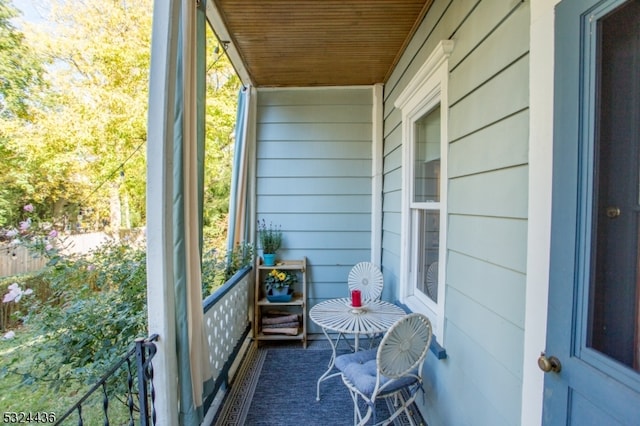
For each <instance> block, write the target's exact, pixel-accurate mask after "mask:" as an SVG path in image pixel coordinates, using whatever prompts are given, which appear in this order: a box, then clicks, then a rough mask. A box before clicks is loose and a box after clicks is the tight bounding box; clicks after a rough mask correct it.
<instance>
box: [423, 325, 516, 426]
mask: <svg viewBox="0 0 640 426" xmlns="http://www.w3.org/2000/svg"><path fill="white" fill-rule="evenodd" d="M466 331H467V330H462V329H460V328H459V326H458V325H457V324H453V323H451V324H448V328H447V331H446V333H447V341H448V342H449V343H448V344H447V352H448V353H450V354H451V357H452V361H453V360H454V359H455V362H451V363H450V364H449V365H447V366H446V367H444V368H442V369H443V371H442V372H441V373H440V375H439V379H440V380H439V382H440V383H447V384H448V385H447V386H446V390H445V389H443V387H437V388H436V389H435V390H434V392H436V393H440V392H442V393H444V394H445V395H443V397H442V401H439V402H440V404H444V403H450V401H458V404H464V405H463V406H462V407H464V408H458V409H451V410H448V411H447V413H446V415H445V417H444V418H443V419H441V421H439V422H437V421H434V422H430V423H429V424H439V425H469V426H472V425H491V426H494V425H495V426H497V425H503V426H513V425H517V424H519V417H518V416H519V413H520V406H521V403H520V391H519V386H520V383H519V381H520V380H519V378H518V377H517V376H516V375H514V374H512V373H511V372H509V371H508V370H506V369H505V368H504V367H503V366H502V365H501V364H500V362H499V361H498V360H497V359H496V358H495V357H493V355H492V354H491V353H489V352H488V351H486V350H485V349H484V348H482V347H481V346H478V345H477V340H478V339H480V338H481V336H470V335H468V334H467V333H466ZM485 333H486V331H485V332H484V333H483V334H485ZM470 348H473V349H472V350H471V349H470ZM433 365H434V367H436V368H438V367H440V366H439V365H437V364H433ZM437 397H438V396H436V397H435V398H437ZM461 401H464V402H461ZM459 407H460V406H459ZM441 415H442V414H441Z"/></svg>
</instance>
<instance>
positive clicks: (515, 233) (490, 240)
mask: <svg viewBox="0 0 640 426" xmlns="http://www.w3.org/2000/svg"><path fill="white" fill-rule="evenodd" d="M447 246H448V248H449V250H452V251H457V252H460V253H464V254H466V255H468V256H471V257H475V258H477V259H479V260H482V261H485V262H489V263H493V264H496V265H499V266H502V267H504V268H507V269H512V270H514V271H516V272H521V273H525V271H526V268H525V267H526V260H527V259H526V257H527V256H526V255H527V253H526V251H527V221H526V220H521V219H501V218H493V217H482V216H461V215H450V216H449V235H448V244H447ZM514 302H515V301H514Z"/></svg>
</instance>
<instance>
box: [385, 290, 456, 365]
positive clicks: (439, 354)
mask: <svg viewBox="0 0 640 426" xmlns="http://www.w3.org/2000/svg"><path fill="white" fill-rule="evenodd" d="M395 304H396V305H398V306H400V307H401V308H402V309H404V311H405V312H406V313H408V314H410V313H411V312H413V311H412V310H411V309H409V307H408V306H407V305H405V304H403V303H401V302H400V301H396V302H395ZM429 350H430V351H431V353H433V354H434V355H435V357H436V359H446V358H447V350H446V349H445V348H443V347H442V346H440V344H439V343H438V341H437V339H436V336H433V337H432V338H431V344H430V345H429Z"/></svg>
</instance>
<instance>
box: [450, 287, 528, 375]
mask: <svg viewBox="0 0 640 426" xmlns="http://www.w3.org/2000/svg"><path fill="white" fill-rule="evenodd" d="M449 298H450V299H449ZM447 318H448V323H449V324H455V325H456V327H457V328H459V329H460V330H462V331H463V332H464V334H466V335H468V336H469V338H470V342H469V343H473V345H474V346H476V347H477V348H478V349H480V348H482V349H484V350H485V351H486V352H487V353H489V354H490V355H491V357H492V358H494V359H495V360H496V364H499V365H501V366H502V367H500V368H506V369H507V370H508V371H509V372H510V373H511V374H512V375H513V376H514V377H515V378H522V350H523V349H522V346H523V342H524V332H523V330H522V329H521V328H519V327H516V326H515V325H514V324H513V323H512V322H510V321H507V320H505V319H504V318H503V317H501V316H499V315H496V314H495V312H493V311H491V310H490V309H487V308H486V307H484V306H482V305H480V304H478V303H475V302H474V301H473V300H471V299H469V298H468V297H466V296H465V295H463V294H461V293H459V292H458V291H457V290H456V289H454V288H452V287H448V288H447ZM514 355H519V356H514ZM495 369H496V370H499V368H497V366H496V368H495ZM487 388H493V386H487Z"/></svg>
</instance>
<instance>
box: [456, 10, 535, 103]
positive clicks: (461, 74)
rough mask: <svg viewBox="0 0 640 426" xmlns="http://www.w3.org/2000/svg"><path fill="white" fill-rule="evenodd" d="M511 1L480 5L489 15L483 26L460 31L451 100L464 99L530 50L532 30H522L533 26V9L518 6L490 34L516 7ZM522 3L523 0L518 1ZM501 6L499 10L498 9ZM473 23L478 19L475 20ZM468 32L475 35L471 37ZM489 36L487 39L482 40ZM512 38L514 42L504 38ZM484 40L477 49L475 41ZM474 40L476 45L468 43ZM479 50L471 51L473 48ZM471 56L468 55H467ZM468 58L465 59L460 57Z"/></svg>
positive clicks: (482, 23)
mask: <svg viewBox="0 0 640 426" xmlns="http://www.w3.org/2000/svg"><path fill="white" fill-rule="evenodd" d="M508 3H509V2H507V1H505V2H482V3H481V4H480V5H479V6H478V12H482V13H483V15H486V19H481V20H480V23H481V28H478V27H477V26H473V25H468V26H467V25H463V26H462V27H461V29H460V31H459V32H458V33H457V34H456V36H455V38H454V40H456V41H457V42H458V43H456V47H455V49H454V51H453V53H452V55H451V61H450V65H451V68H452V72H451V78H450V79H449V102H450V103H451V104H455V103H456V102H457V101H458V100H459V99H460V98H462V97H463V96H465V95H466V94H468V93H469V92H471V91H472V90H474V89H475V88H476V87H478V86H480V85H481V84H482V83H483V82H485V81H487V80H489V79H490V78H491V77H492V76H493V75H495V74H497V73H498V72H499V71H500V70H502V69H504V68H506V67H507V66H508V65H509V64H510V63H511V62H513V60H514V58H519V57H521V56H522V55H524V54H526V53H527V52H528V50H529V33H528V32H525V31H518V29H520V28H525V27H526V26H528V25H529V8H528V7H517V8H516V10H515V12H514V13H513V14H511V15H510V16H508V17H507V18H506V20H505V22H504V23H503V24H502V25H500V26H499V27H498V28H496V30H495V31H494V32H493V33H491V34H488V33H487V32H488V31H489V29H490V28H491V27H490V25H492V24H495V23H496V22H499V21H500V20H502V19H505V16H507V15H508V14H509V13H510V12H511V11H512V9H513V3H514V1H512V2H511V4H508ZM515 3H516V4H517V3H519V1H517V0H516V1H515ZM496 9H499V10H496ZM471 22H473V23H476V22H478V20H476V19H474V20H473V21H471ZM467 33H471V34H470V35H475V37H472V38H470V37H467V36H466V35H467ZM485 37H486V40H482V39H483V38H485ZM506 38H509V40H510V43H505V42H504V40H505V39H506ZM479 40H482V43H481V44H480V45H479V46H478V47H477V48H475V43H478V41H479ZM470 43H473V46H468V44H470ZM472 47H473V48H474V49H475V50H473V51H471V52H470V48H472ZM467 55H468V56H467ZM462 58H464V61H463V62H460V63H459V61H460V59H462Z"/></svg>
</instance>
